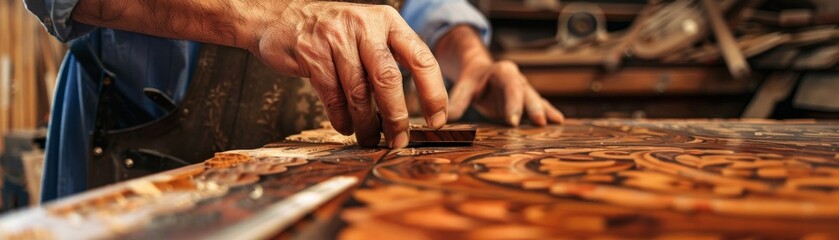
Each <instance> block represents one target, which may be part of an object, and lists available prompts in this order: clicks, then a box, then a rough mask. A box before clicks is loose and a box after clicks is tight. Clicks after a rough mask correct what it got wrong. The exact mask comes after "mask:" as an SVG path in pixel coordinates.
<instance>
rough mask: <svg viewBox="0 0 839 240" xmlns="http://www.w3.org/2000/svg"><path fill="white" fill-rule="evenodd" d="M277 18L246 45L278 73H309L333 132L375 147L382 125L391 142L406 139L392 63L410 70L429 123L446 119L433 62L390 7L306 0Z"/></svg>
mask: <svg viewBox="0 0 839 240" xmlns="http://www.w3.org/2000/svg"><path fill="white" fill-rule="evenodd" d="M277 17H281V18H282V19H281V20H280V21H278V22H275V23H274V24H270V25H266V30H265V31H262V32H261V34H259V36H260V37H259V41H258V45H257V47H255V48H252V49H251V51H252V52H253V53H254V54H256V55H257V56H259V57H260V58H261V59H262V60H263V61H264V62H265V63H266V64H268V65H269V66H271V67H273V68H274V69H276V70H277V71H280V72H284V73H291V74H294V75H297V76H302V77H308V78H310V79H311V83H312V86H313V87H314V89H315V91H316V92H317V94H318V96H319V97H320V99H321V101H322V102H323V104H324V106H325V109H326V111H327V116H328V117H329V120H330V121H331V122H332V126H333V127H334V128H335V129H336V130H338V132H340V133H342V134H345V135H349V134H352V133H353V132H355V134H356V138H357V139H358V142H359V144H360V145H363V146H375V145H377V144H378V143H379V138H380V134H379V132H380V127H381V128H383V129H382V130H383V132H384V133H385V140H386V142H387V144H388V146H389V147H392V148H401V147H404V146H406V145H407V144H408V133H407V131H408V111H407V108H406V104H405V97H404V96H403V88H402V74H401V73H400V71H399V67H398V66H397V61H398V62H399V63H401V64H402V66H404V67H406V68H407V69H409V70H410V71H411V72H412V73H413V76H414V78H413V79H414V81H415V84H416V86H417V89H418V91H419V95H420V98H421V99H422V106H423V112H424V113H425V118H426V121H427V123H428V125H429V126H431V127H434V128H439V127H442V126H443V125H444V124H445V123H446V118H447V109H446V107H447V103H448V98H447V94H446V89H445V86H444V85H443V80H442V74H441V72H440V67H439V65H438V64H437V60H436V59H435V58H434V55H433V54H432V53H431V51H430V50H429V48H428V46H427V45H426V44H425V42H423V41H422V40H421V39H420V38H419V36H417V34H416V33H415V32H414V31H413V30H412V29H411V28H410V27H409V26H408V24H407V23H406V22H405V21H404V20H403V19H402V17H401V16H400V15H399V13H398V12H397V11H396V9H394V8H393V7H390V6H381V5H364V4H353V3H339V2H306V3H301V4H297V5H295V4H292V5H289V7H288V11H286V12H285V13H283V14H282V16H277ZM371 94H372V96H371ZM374 101H375V105H377V106H378V108H379V113H380V114H381V117H382V119H381V122H380V121H379V119H378V118H379V117H378V116H377V114H376V112H375V110H374V109H373V107H374ZM380 123H381V126H380Z"/></svg>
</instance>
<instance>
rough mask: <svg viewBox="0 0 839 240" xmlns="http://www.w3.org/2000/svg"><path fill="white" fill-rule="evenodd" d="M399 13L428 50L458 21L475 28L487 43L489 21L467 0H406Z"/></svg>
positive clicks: (458, 23)
mask: <svg viewBox="0 0 839 240" xmlns="http://www.w3.org/2000/svg"><path fill="white" fill-rule="evenodd" d="M401 14H402V18H404V19H405V21H407V22H408V25H410V26H411V28H413V29H414V31H416V32H417V34H419V35H420V37H422V39H423V40H425V42H426V43H427V44H428V46H430V47H431V49H434V45H435V44H436V43H437V40H439V39H440V38H441V37H443V35H445V34H446V33H447V32H448V31H449V30H451V29H452V28H453V27H455V26H457V25H460V24H468V25H470V26H472V27H474V28H475V29H476V30H478V33H480V34H481V39H482V40H483V41H484V44H487V45H488V44H489V38H490V27H489V22H488V21H487V20H486V18H484V16H483V15H481V13H480V12H478V10H477V9H475V8H474V7H472V5H469V3H468V2H466V0H407V1H405V5H403V6H402V11H401Z"/></svg>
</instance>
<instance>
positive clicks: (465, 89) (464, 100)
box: [448, 79, 476, 121]
mask: <svg viewBox="0 0 839 240" xmlns="http://www.w3.org/2000/svg"><path fill="white" fill-rule="evenodd" d="M475 87H476V86H475V82H474V81H471V80H466V79H461V80H459V81H458V82H457V83H455V84H454V87H452V93H451V96H450V97H449V108H448V120H449V121H457V120H459V119H460V118H461V117H463V113H464V112H466V109H467V108H469V105H470V104H471V103H472V96H473V95H474V94H475Z"/></svg>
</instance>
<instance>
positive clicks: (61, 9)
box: [24, 0, 96, 42]
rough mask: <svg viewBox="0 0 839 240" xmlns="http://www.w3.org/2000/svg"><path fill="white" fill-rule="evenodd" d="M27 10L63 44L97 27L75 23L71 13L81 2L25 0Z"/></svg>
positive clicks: (77, 0)
mask: <svg viewBox="0 0 839 240" xmlns="http://www.w3.org/2000/svg"><path fill="white" fill-rule="evenodd" d="M24 2H25V3H26V8H27V9H29V11H30V12H32V14H35V16H36V17H38V20H40V21H41V23H42V24H43V25H44V28H46V29H47V32H49V33H50V34H52V35H53V36H55V37H56V38H58V40H60V41H62V42H67V41H70V40H73V39H75V38H77V37H80V36H82V35H85V34H87V33H89V32H91V31H93V30H94V29H96V27H94V26H91V25H87V24H84V23H80V22H76V21H73V19H71V18H70V13H72V12H73V8H75V7H76V4H77V3H78V2H79V0H24Z"/></svg>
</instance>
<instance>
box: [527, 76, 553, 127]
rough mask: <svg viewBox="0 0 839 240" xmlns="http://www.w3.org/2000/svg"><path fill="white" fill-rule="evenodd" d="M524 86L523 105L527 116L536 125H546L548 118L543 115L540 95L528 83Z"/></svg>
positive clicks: (543, 109) (543, 108)
mask: <svg viewBox="0 0 839 240" xmlns="http://www.w3.org/2000/svg"><path fill="white" fill-rule="evenodd" d="M526 88H527V90H526V91H527V92H526V93H525V95H526V97H525V101H526V102H525V107H526V109H527V116H528V117H530V121H533V124H535V125H536V126H545V125H547V124H548V120H547V119H546V117H545V106H544V103H543V100H542V97H541V96H539V93H537V92H536V90H534V89H533V88H532V87H530V86H529V85H528V86H527V87H526Z"/></svg>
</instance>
